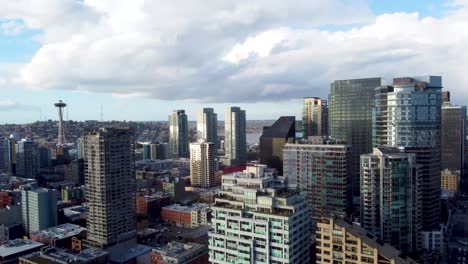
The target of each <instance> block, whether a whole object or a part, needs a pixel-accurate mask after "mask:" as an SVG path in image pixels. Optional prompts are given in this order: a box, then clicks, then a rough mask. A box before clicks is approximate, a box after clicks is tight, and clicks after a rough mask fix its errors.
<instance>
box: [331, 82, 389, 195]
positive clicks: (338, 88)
mask: <svg viewBox="0 0 468 264" xmlns="http://www.w3.org/2000/svg"><path fill="white" fill-rule="evenodd" d="M383 82H384V80H383V79H382V78H368V79H354V80H339V81H334V82H333V83H332V84H331V93H330V98H329V121H330V124H329V125H330V137H331V138H333V139H335V140H337V141H339V142H346V143H347V144H350V145H352V157H353V164H352V165H353V167H352V171H353V173H352V174H353V194H354V195H355V196H359V189H360V186H359V160H360V156H361V154H367V153H371V152H372V110H373V108H374V100H375V88H376V87H380V86H381V85H382V84H383Z"/></svg>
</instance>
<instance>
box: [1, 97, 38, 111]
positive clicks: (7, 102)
mask: <svg viewBox="0 0 468 264" xmlns="http://www.w3.org/2000/svg"><path fill="white" fill-rule="evenodd" d="M0 111H2V112H6V111H40V107H38V106H35V105H28V104H22V103H20V102H18V101H16V100H13V99H1V100H0Z"/></svg>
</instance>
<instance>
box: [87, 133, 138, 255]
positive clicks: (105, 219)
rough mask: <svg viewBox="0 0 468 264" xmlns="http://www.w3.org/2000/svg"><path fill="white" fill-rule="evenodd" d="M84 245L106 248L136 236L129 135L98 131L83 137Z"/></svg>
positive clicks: (132, 157) (132, 154)
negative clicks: (85, 228) (85, 233)
mask: <svg viewBox="0 0 468 264" xmlns="http://www.w3.org/2000/svg"><path fill="white" fill-rule="evenodd" d="M84 154H85V183H86V202H87V206H88V208H89V213H88V218H87V235H88V236H87V243H88V244H89V245H91V246H94V247H99V248H107V247H110V246H113V245H115V244H118V243H121V242H125V241H129V240H132V239H134V238H135V237H136V211H135V182H134V177H135V171H134V141H133V132H132V131H131V130H130V129H128V128H101V129H99V130H96V131H92V132H86V133H85V136H84Z"/></svg>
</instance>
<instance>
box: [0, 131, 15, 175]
mask: <svg viewBox="0 0 468 264" xmlns="http://www.w3.org/2000/svg"><path fill="white" fill-rule="evenodd" d="M0 172H2V173H5V174H9V175H12V174H14V173H15V172H16V140H15V139H13V138H11V137H10V138H8V139H3V140H0Z"/></svg>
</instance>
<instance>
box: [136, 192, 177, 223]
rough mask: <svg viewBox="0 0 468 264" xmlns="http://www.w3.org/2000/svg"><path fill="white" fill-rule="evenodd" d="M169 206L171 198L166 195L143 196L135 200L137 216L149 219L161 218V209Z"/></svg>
mask: <svg viewBox="0 0 468 264" xmlns="http://www.w3.org/2000/svg"><path fill="white" fill-rule="evenodd" d="M169 204H171V197H170V196H169V195H168V194H155V195H144V196H138V197H137V198H136V211H137V214H138V215H145V216H148V217H151V218H156V217H160V216H161V209H162V207H164V206H167V205H169Z"/></svg>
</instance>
